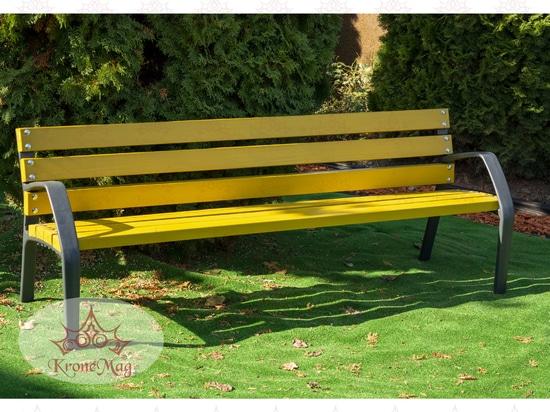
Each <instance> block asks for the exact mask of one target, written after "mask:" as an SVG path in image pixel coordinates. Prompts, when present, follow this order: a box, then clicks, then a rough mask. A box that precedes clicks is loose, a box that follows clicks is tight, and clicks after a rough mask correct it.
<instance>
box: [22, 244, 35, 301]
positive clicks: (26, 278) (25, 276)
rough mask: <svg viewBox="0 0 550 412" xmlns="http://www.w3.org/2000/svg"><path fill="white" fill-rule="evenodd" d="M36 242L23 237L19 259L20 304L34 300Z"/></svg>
mask: <svg viewBox="0 0 550 412" xmlns="http://www.w3.org/2000/svg"><path fill="white" fill-rule="evenodd" d="M36 247H37V244H36V242H34V241H32V240H30V239H28V238H27V237H26V236H25V235H23V255H22V259H21V289H20V300H21V302H32V301H33V300H34V280H35V276H36Z"/></svg>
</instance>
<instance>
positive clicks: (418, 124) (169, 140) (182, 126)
mask: <svg viewBox="0 0 550 412" xmlns="http://www.w3.org/2000/svg"><path fill="white" fill-rule="evenodd" d="M448 127H449V114H448V110H447V109H428V110H405V111H394V112H366V113H339V114H322V115H306V116H280V117H251V118H241V119H211V120H185V121H172V122H154V123H128V124H111V125H85V126H59V127H29V128H19V129H17V130H16V137H17V146H18V150H19V151H20V152H33V151H41V150H70V149H82V148H106V147H117V146H118V147H122V146H140V145H160V144H177V143H192V142H210V141H235V140H246V139H271V138H287V137H301V136H330V135H341V134H359V133H378V132H394V131H412V130H417V131H420V130H436V129H446V128H448Z"/></svg>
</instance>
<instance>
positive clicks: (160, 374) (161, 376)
mask: <svg viewBox="0 0 550 412" xmlns="http://www.w3.org/2000/svg"><path fill="white" fill-rule="evenodd" d="M157 376H158V377H159V378H166V377H168V376H170V374H169V373H157Z"/></svg>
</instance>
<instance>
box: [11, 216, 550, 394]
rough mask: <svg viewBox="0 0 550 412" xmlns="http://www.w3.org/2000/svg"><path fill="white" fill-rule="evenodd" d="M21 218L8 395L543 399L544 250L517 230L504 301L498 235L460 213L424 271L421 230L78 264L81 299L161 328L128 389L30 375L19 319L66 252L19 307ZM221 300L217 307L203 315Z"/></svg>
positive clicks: (56, 291)
mask: <svg viewBox="0 0 550 412" xmlns="http://www.w3.org/2000/svg"><path fill="white" fill-rule="evenodd" d="M19 215H20V213H19V212H18V211H16V210H14V209H12V208H10V207H8V206H6V205H2V207H1V208H0V227H1V233H0V297H1V302H2V305H0V325H2V326H0V381H1V382H2V385H1V387H0V397H2V398H61V397H63V398H65V397H70V398H98V397H99V398H155V397H166V398H398V397H415V398H421V399H422V398H426V399H433V398H524V397H530V398H547V397H548V394H550V359H549V357H548V356H547V353H548V344H549V340H550V333H549V332H550V294H549V290H550V270H549V269H548V267H549V263H550V241H548V240H547V239H541V238H535V237H531V236H527V235H523V234H515V235H514V243H513V254H512V259H511V267H510V275H509V282H508V292H507V293H506V294H505V295H494V294H493V293H492V281H493V275H492V271H493V268H494V255H495V251H496V243H495V242H496V234H497V232H496V228H494V227H489V226H485V225H482V224H477V223H472V222H470V221H468V220H465V219H460V218H455V217H449V218H444V219H442V223H441V227H440V231H439V234H438V238H437V239H436V244H435V248H434V253H433V257H432V259H431V260H430V261H428V262H420V261H418V259H417V255H418V250H417V249H416V248H415V247H414V244H415V243H417V242H419V241H420V240H421V238H422V235H423V230H424V221H422V220H413V221H402V222H388V223H381V224H371V225H362V226H350V227H337V228H330V229H317V230H310V231H295V232H286V233H276V234H272V233H271V234H263V235H254V236H243V237H239V238H236V239H233V240H232V241H230V242H225V243H223V242H222V243H221V244H220V243H219V242H205V243H206V246H207V247H204V246H205V245H203V248H201V249H197V250H202V251H203V252H202V253H197V254H196V255H195V256H194V255H193V253H191V252H189V251H187V249H186V246H188V245H187V244H181V245H177V246H176V247H174V248H173V249H172V250H171V252H170V253H167V252H166V250H165V249H160V253H164V255H165V256H164V258H163V259H162V261H161V260H160V259H154V258H153V257H151V256H148V255H146V254H144V253H142V252H140V251H139V250H138V249H122V250H100V251H94V252H91V253H85V254H84V256H83V263H82V265H83V274H82V275H83V279H82V284H83V296H93V297H108V298H116V299H123V300H128V301H131V302H134V303H136V304H140V305H141V306H142V307H143V308H144V309H145V310H146V311H147V313H149V314H151V316H153V317H154V318H155V320H156V321H157V322H158V323H159V324H160V325H161V326H162V327H163V331H164V340H165V346H164V350H163V352H162V355H161V357H160V358H159V359H158V360H157V362H156V363H155V364H154V365H153V366H152V367H151V368H149V369H147V370H146V371H144V372H143V373H141V374H138V375H137V376H135V377H132V378H130V379H127V380H124V381H122V382H120V385H114V384H104V385H78V384H71V383H66V382H61V381H58V380H55V379H52V378H50V377H48V376H45V375H42V374H28V372H29V371H30V370H31V369H32V366H31V365H30V364H29V363H28V362H27V361H25V360H24V359H23V357H22V355H21V352H20V350H19V347H18V337H19V326H18V325H19V320H25V319H27V318H28V317H29V316H30V315H32V314H33V313H34V312H36V311H37V310H39V309H40V308H41V307H44V306H45V305H47V304H50V303H52V302H56V301H58V300H59V299H60V297H61V281H60V267H59V261H58V259H57V257H56V256H55V255H54V254H52V253H51V252H49V251H47V250H45V249H44V250H41V253H40V260H39V278H38V279H37V283H36V298H37V299H36V301H35V302H32V303H25V304H20V303H19V298H18V289H19V268H20V247H21V236H20V231H21V219H20V216H19ZM220 245H222V246H223V248H221V249H220V248H218V247H219V246H220ZM387 276H390V278H389V279H392V278H391V276H395V277H396V278H395V279H394V280H387V279H388V278H387ZM384 278H386V279H384ZM220 295H223V296H224V297H225V302H224V304H223V305H221V306H218V307H217V308H216V307H214V308H212V307H208V306H207V305H206V300H207V298H208V297H211V296H220ZM294 339H300V340H302V341H304V342H306V343H307V344H308V347H307V348H296V347H294V346H293V340H294ZM289 362H294V363H295V364H296V365H297V366H298V368H297V369H295V370H285V369H284V368H283V367H282V366H283V365H284V364H287V363H289ZM211 382H219V383H223V384H229V385H231V387H232V388H233V390H232V391H230V392H224V391H220V390H218V389H216V388H215V387H213V386H212V385H210V386H209V385H208V383H211Z"/></svg>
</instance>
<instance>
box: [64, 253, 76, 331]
mask: <svg viewBox="0 0 550 412" xmlns="http://www.w3.org/2000/svg"><path fill="white" fill-rule="evenodd" d="M68 249H69V250H64V251H63V252H62V255H61V261H62V271H63V299H64V305H65V327H67V328H68V329H70V330H75V331H76V330H78V328H79V310H80V299H79V298H80V251H79V250H78V249H75V248H68Z"/></svg>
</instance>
